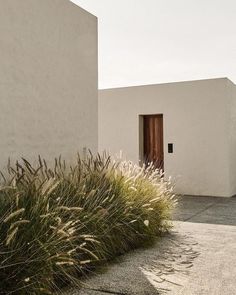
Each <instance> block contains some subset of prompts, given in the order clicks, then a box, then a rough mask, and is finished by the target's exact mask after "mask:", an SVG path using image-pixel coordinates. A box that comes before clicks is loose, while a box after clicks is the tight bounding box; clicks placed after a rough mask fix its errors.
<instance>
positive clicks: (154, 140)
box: [142, 114, 164, 170]
mask: <svg viewBox="0 0 236 295" xmlns="http://www.w3.org/2000/svg"><path fill="white" fill-rule="evenodd" d="M142 141H143V146H142V153H143V161H144V162H145V163H150V162H153V164H154V165H155V167H156V168H158V169H162V170H164V144H163V114H158V115H143V116H142Z"/></svg>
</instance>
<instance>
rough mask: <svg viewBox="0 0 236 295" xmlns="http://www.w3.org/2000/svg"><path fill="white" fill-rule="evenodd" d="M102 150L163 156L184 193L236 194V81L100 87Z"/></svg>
mask: <svg viewBox="0 0 236 295" xmlns="http://www.w3.org/2000/svg"><path fill="white" fill-rule="evenodd" d="M149 115H154V117H148V116H149ZM99 150H100V151H103V150H107V151H109V152H110V153H111V154H117V153H119V151H120V150H122V151H123V152H124V154H125V156H126V158H127V159H131V160H133V161H135V162H137V163H138V162H139V160H142V159H143V157H144V156H148V154H149V155H150V158H151V160H152V159H154V160H155V159H163V160H164V162H163V166H164V171H165V174H166V176H167V177H168V176H169V175H171V176H172V177H173V178H174V179H175V182H176V191H177V192H178V193H181V194H188V195H209V196H225V197H230V196H232V195H235V194H236V86H235V85H234V84H233V83H232V82H231V81H230V80H228V79H227V78H222V79H209V80H201V81H191V82H179V83H167V84H160V85H147V86H137V87H126V88H117V89H107V90H101V91H100V92H99ZM159 164H160V163H159Z"/></svg>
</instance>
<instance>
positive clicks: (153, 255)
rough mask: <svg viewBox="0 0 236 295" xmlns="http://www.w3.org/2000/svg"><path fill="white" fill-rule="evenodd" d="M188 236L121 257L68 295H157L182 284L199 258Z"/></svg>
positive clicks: (168, 238) (165, 239) (176, 235)
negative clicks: (117, 261)
mask: <svg viewBox="0 0 236 295" xmlns="http://www.w3.org/2000/svg"><path fill="white" fill-rule="evenodd" d="M196 247H197V244H196V242H195V241H194V240H193V239H192V238H190V237H189V236H185V235H182V234H179V233H177V232H172V233H171V234H168V235H166V236H165V237H163V239H160V241H159V242H158V241H157V242H156V244H155V245H154V246H153V247H150V248H147V249H139V250H135V251H133V252H131V253H128V254H126V255H124V256H122V257H120V261H119V263H116V264H111V265H109V267H108V268H107V271H106V272H105V273H103V274H99V275H94V276H92V277H91V278H88V279H87V280H85V281H84V282H82V286H83V287H82V288H81V289H80V290H77V291H75V290H74V291H73V290H72V291H69V292H68V293H66V294H67V295H77V294H78V295H107V294H114V295H160V294H166V292H168V291H169V290H171V288H172V287H173V286H174V287H175V288H176V287H177V286H182V285H181V284H182V283H183V282H184V281H185V279H186V278H187V276H188V274H189V272H190V271H191V268H192V265H193V260H194V259H195V258H196V257H197V256H198V255H199V254H198V252H197V250H196Z"/></svg>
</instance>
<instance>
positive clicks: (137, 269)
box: [67, 197, 236, 295]
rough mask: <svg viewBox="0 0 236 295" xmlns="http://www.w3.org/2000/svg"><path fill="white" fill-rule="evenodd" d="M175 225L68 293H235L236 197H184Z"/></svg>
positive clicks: (76, 294)
mask: <svg viewBox="0 0 236 295" xmlns="http://www.w3.org/2000/svg"><path fill="white" fill-rule="evenodd" d="M174 219H175V220H178V221H175V222H174V229H173V231H172V233H171V234H170V235H167V236H165V237H164V238H163V239H160V240H159V241H157V243H156V245H154V246H153V247H151V248H149V249H139V250H136V251H134V252H132V253H128V254H127V255H124V256H122V257H120V258H119V260H120V261H119V263H114V264H112V265H110V266H109V267H108V268H107V271H106V272H105V273H103V274H99V275H95V276H92V277H91V278H89V279H88V280H85V281H84V284H83V288H82V289H81V290H72V291H70V292H69V293H67V294H69V295H107V294H119V295H161V294H170V295H180V294H181V295H211V294H212V295H222V294H224V295H233V294H236V281H235V275H236V255H235V253H236V226H235V225H236V198H231V199H223V198H210V197H183V198H181V200H180V202H179V207H178V209H177V210H176V212H175V214H174Z"/></svg>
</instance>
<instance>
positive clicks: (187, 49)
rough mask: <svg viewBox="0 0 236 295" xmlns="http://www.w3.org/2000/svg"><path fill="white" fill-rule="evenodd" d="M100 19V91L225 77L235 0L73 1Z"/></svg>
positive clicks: (232, 59) (231, 69)
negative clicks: (119, 87) (102, 89)
mask: <svg viewBox="0 0 236 295" xmlns="http://www.w3.org/2000/svg"><path fill="white" fill-rule="evenodd" d="M73 2H74V3H76V4H78V5H80V6H81V7H83V8H84V9H86V10H88V11H89V12H91V13H93V14H94V15H96V16H97V17H98V19H99V88H111V87H118V86H130V85H140V84H153V83H154V84H155V83H163V82H172V81H183V80H195V79H205V78H213V77H228V78H230V79H231V80H232V81H233V82H234V83H236V0H73Z"/></svg>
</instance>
